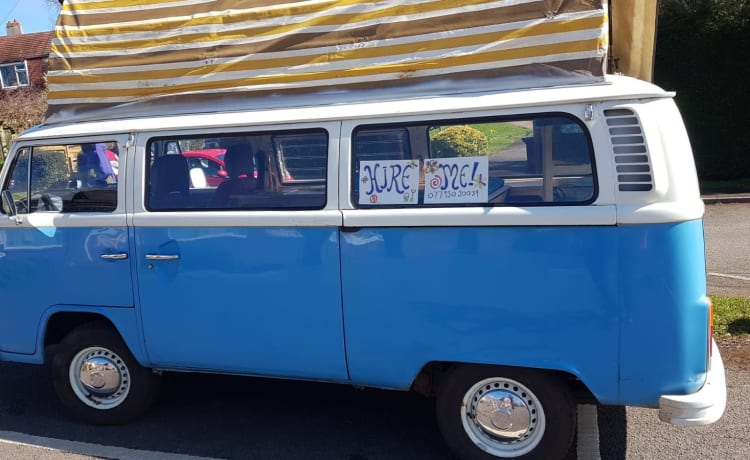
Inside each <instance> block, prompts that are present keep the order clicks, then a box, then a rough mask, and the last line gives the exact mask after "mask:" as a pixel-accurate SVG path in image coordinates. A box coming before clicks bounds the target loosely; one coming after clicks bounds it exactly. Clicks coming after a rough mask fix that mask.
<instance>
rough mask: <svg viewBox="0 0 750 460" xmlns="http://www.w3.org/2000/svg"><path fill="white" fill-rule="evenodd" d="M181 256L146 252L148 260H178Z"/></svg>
mask: <svg viewBox="0 0 750 460" xmlns="http://www.w3.org/2000/svg"><path fill="white" fill-rule="evenodd" d="M179 258H180V256H179V255H177V254H146V260H177V259H179Z"/></svg>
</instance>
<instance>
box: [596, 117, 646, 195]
mask: <svg viewBox="0 0 750 460" xmlns="http://www.w3.org/2000/svg"><path fill="white" fill-rule="evenodd" d="M604 117H605V118H606V120H607V126H608V127H609V136H610V140H611V141H612V151H613V152H614V155H615V166H616V168H617V183H618V185H619V190H620V191H621V192H648V191H650V190H652V189H653V188H654V181H653V177H652V176H651V165H650V163H649V155H648V149H647V148H646V141H645V139H644V137H643V130H642V129H641V125H640V122H639V121H638V117H636V116H635V113H634V112H633V111H632V110H629V109H609V110H605V111H604Z"/></svg>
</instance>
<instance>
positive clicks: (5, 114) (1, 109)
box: [0, 88, 47, 133]
mask: <svg viewBox="0 0 750 460" xmlns="http://www.w3.org/2000/svg"><path fill="white" fill-rule="evenodd" d="M46 113H47V93H46V92H45V91H40V90H39V89H38V88H17V89H13V90H11V91H3V94H2V97H1V98H0V120H2V124H3V125H4V126H6V127H8V128H10V129H11V130H13V131H14V132H16V133H21V132H23V131H25V130H27V129H29V128H31V127H32V126H35V125H38V124H40V123H41V122H42V121H43V120H44V115H45V114H46Z"/></svg>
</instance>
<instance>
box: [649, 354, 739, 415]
mask: <svg viewBox="0 0 750 460" xmlns="http://www.w3.org/2000/svg"><path fill="white" fill-rule="evenodd" d="M712 347H713V351H712V352H711V370H710V371H709V373H708V377H707V378H706V383H705V384H704V385H703V387H702V388H701V389H700V390H698V391H696V392H695V393H691V394H688V395H662V396H661V397H660V398H659V419H660V420H661V421H663V422H667V423H671V424H672V425H682V426H695V425H708V424H709V423H713V422H715V421H717V420H719V419H720V418H721V416H722V414H724V408H725V407H726V404H727V385H726V379H725V376H724V362H723V361H722V360H721V354H719V348H718V347H717V346H716V342H714V341H712Z"/></svg>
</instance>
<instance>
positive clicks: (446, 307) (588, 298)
mask: <svg viewBox="0 0 750 460" xmlns="http://www.w3.org/2000/svg"><path fill="white" fill-rule="evenodd" d="M672 96H673V94H671V93H667V92H665V91H663V90H661V89H659V88H657V87H655V86H653V85H651V84H648V83H644V82H641V81H638V80H635V79H631V78H628V77H621V76H608V77H606V79H605V81H603V82H601V83H596V84H590V85H579V86H570V87H551V88H546V89H525V90H520V91H515V90H506V91H471V92H465V93H454V94H450V95H433V96H422V97H413V98H392V99H390V100H380V101H377V100H372V101H368V100H361V101H359V102H351V101H349V102H342V103H336V104H330V103H325V104H306V105H304V106H298V107H287V108H284V107H277V108H269V109H263V108H253V109H250V110H230V111H215V110H214V111H212V112H211V113H195V114H183V115H172V116H159V117H133V118H124V119H116V120H102V121H90V122H81V123H75V124H58V125H50V126H42V127H39V128H36V129H33V130H31V131H28V132H27V133H25V134H24V135H22V136H21V137H19V138H18V139H17V141H16V143H15V145H14V147H13V148H12V151H11V152H10V154H9V156H8V158H7V161H6V163H5V166H4V168H3V170H2V177H1V178H0V179H1V180H0V184H1V185H2V213H3V214H4V216H0V292H2V298H3V300H2V302H1V303H0V358H1V359H2V360H5V361H13V362H21V363H34V364H42V363H51V367H52V370H53V374H54V375H53V378H54V387H55V389H56V391H57V394H58V395H59V398H60V399H61V401H62V402H63V403H64V405H65V406H66V407H67V409H69V410H70V412H71V413H72V414H73V415H75V416H77V417H79V418H82V419H84V420H87V421H89V422H92V423H97V424H109V423H122V422H126V421H128V420H131V419H133V418H134V417H137V416H138V415H139V414H142V413H143V412H144V411H145V410H146V409H147V408H148V406H149V404H150V403H151V402H152V401H153V400H154V395H155V392H156V389H157V387H158V382H159V375H160V374H161V373H162V371H195V372H218V373H232V374H246V375H252V376H265V377H272V378H290V379H310V380H316V381H328V382H336V383H343V384H348V385H358V386H368V387H378V388H390V389H395V390H415V391H419V392H421V393H424V394H425V395H429V396H434V397H435V398H436V402H437V416H438V421H439V426H440V429H441V431H442V432H443V434H444V436H445V438H446V440H447V443H448V444H449V446H450V447H451V448H452V449H453V450H454V451H455V452H456V453H457V454H458V455H459V456H460V457H462V458H466V459H489V458H556V457H561V456H563V455H564V454H565V452H566V451H567V450H568V447H569V445H570V443H571V442H572V439H573V435H574V431H575V426H576V410H575V408H576V404H577V403H581V402H594V403H599V404H607V405H630V406H643V407H654V408H659V417H660V418H661V419H662V420H664V421H666V422H669V423H672V424H676V425H700V424H707V423H712V422H714V421H716V420H717V419H719V418H720V417H721V415H722V413H723V411H724V406H725V399H726V394H725V381H724V369H723V365H722V360H721V356H720V355H719V352H718V350H717V348H716V346H715V344H714V343H713V341H712V338H711V336H712V320H711V315H712V312H711V308H712V307H711V302H710V300H709V299H708V297H707V296H706V270H705V256H704V240H703V220H702V218H703V211H704V208H703V203H702V201H701V199H700V196H699V191H698V182H697V179H696V172H695V166H694V162H693V157H692V154H691V149H690V144H689V142H688V137H687V135H686V132H685V128H684V126H683V123H682V120H681V117H680V115H679V113H678V111H677V109H676V107H675V104H674V103H673V100H672ZM204 148H220V149H225V150H226V151H225V154H224V158H223V161H224V163H225V167H226V172H227V174H226V177H224V181H223V182H222V183H220V184H218V186H211V185H208V183H207V181H206V178H205V175H203V176H202V174H203V171H202V170H201V168H200V167H196V168H191V167H190V165H189V163H188V161H187V158H186V157H185V156H184V155H183V154H182V152H183V151H190V150H196V149H204ZM105 150H110V151H112V152H115V153H117V154H118V155H119V171H118V172H117V174H116V175H113V174H111V169H110V170H107V166H106V164H105V163H104V160H103V157H102V154H101V152H103V151H105Z"/></svg>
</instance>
